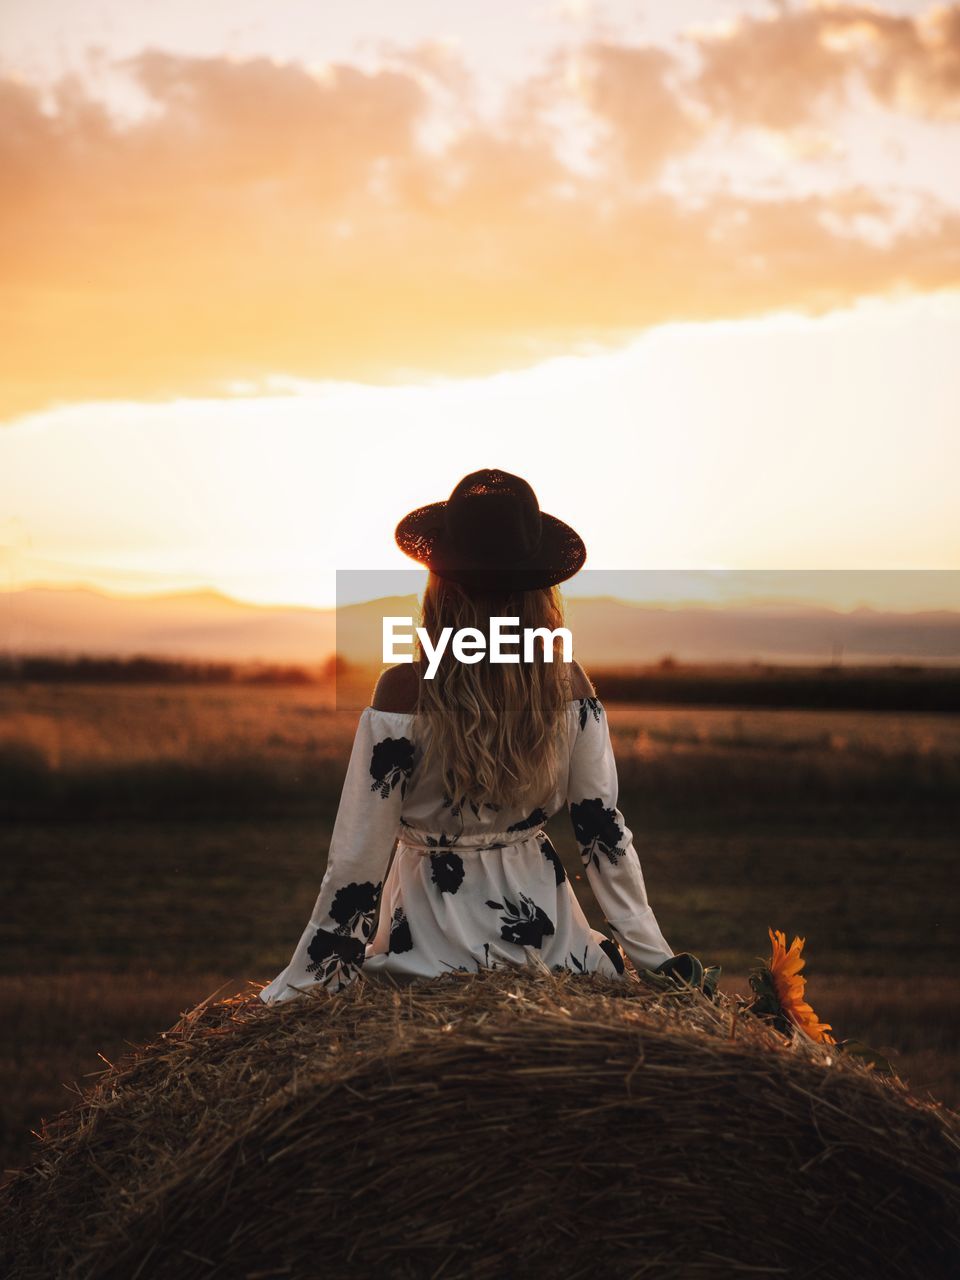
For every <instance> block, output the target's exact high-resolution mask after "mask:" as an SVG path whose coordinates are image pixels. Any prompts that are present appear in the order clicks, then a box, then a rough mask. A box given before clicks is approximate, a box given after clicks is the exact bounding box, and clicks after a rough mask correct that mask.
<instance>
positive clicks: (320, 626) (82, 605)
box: [0, 587, 335, 663]
mask: <svg viewBox="0 0 960 1280" xmlns="http://www.w3.org/2000/svg"><path fill="white" fill-rule="evenodd" d="M0 620H2V621H0V644H2V647H3V650H4V651H5V652H6V653H8V654H18V653H51V654H60V655H63V656H66V655H74V654H80V653H85V654H119V655H123V654H152V655H157V656H163V657H189V658H203V659H208V660H220V661H232V662H246V661H253V660H256V659H262V660H264V661H272V662H302V663H315V662H318V661H321V660H322V659H323V658H324V657H326V656H328V655H329V654H331V653H332V652H333V650H334V647H335V645H334V630H335V628H334V620H335V619H334V611H333V610H331V609H311V608H306V607H303V608H297V607H290V606H283V605H280V606H264V605H255V604H247V603H245V602H243V601H240V600H234V599H232V598H231V597H230V596H225V595H220V594H219V593H218V592H215V591H184V592H173V593H170V594H168V595H155V596H126V597H121V596H112V595H108V594H107V593H106V592H102V591H97V590H95V589H94V588H90V587H78V588H75V589H61V588H49V587H28V588H25V589H24V590H21V591H11V592H8V593H7V594H6V595H5V596H4V597H3V598H2V600H0Z"/></svg>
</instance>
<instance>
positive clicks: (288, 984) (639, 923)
mask: <svg viewBox="0 0 960 1280" xmlns="http://www.w3.org/2000/svg"><path fill="white" fill-rule="evenodd" d="M396 537H397V542H398V544H399V546H400V547H401V549H402V550H403V551H405V552H406V553H407V554H408V555H410V556H412V557H413V558H414V559H416V560H417V561H419V562H420V563H421V564H424V565H426V566H428V567H429V569H430V576H429V580H428V583H427V587H426V591H425V593H424V598H423V604H422V621H421V625H422V626H423V628H424V629H425V631H426V632H427V635H428V636H429V638H430V641H431V647H433V648H436V641H437V638H438V636H439V635H440V633H441V631H442V630H443V628H444V627H452V628H453V631H454V633H456V632H457V631H459V630H460V629H462V628H464V627H474V628H476V629H477V630H479V631H480V632H481V633H486V632H487V631H488V628H489V619H490V618H491V617H495V616H497V617H509V618H518V619H519V627H517V626H516V625H513V626H511V628H510V630H511V631H514V632H516V631H518V630H519V632H520V634H523V632H524V629H525V628H528V627H530V628H533V627H537V628H545V629H546V630H547V631H548V632H553V631H555V630H556V629H557V628H558V627H559V626H560V625H561V624H562V612H561V607H560V597H559V592H558V591H557V584H558V583H560V582H563V581H565V580H566V579H567V578H570V577H572V576H573V574H575V573H576V572H577V571H578V570H579V569H580V567H581V566H582V564H583V562H584V560H585V558H586V550H585V548H584V545H583V542H582V540H581V539H580V537H579V536H578V535H577V534H576V533H575V532H574V530H573V529H571V528H570V527H569V525H566V524H564V523H563V522H562V521H560V520H558V519H556V517H554V516H550V515H547V514H546V513H545V512H541V511H540V509H539V505H538V503H537V499H536V496H535V494H534V492H533V490H532V489H531V488H530V486H529V485H528V484H527V483H526V481H524V480H521V479H520V478H519V477H517V476H512V475H509V474H508V473H506V472H503V471H478V472H475V473H473V474H472V475H469V476H466V477H464V479H463V480H461V481H460V483H459V484H458V485H457V486H456V488H455V489H454V491H453V493H452V494H451V495H450V498H449V500H448V501H446V502H436V503H432V504H431V505H430V506H428V507H422V508H419V509H418V510H416V511H413V512H411V513H410V514H409V515H407V516H406V517H405V518H404V519H403V520H402V521H401V522H400V524H399V525H398V526H397V531H396ZM552 644H553V645H554V646H557V645H558V644H559V638H556V639H554V640H553V641H552ZM552 656H553V658H554V660H553V661H547V660H546V653H545V644H544V643H540V642H538V643H537V644H536V645H535V647H534V653H533V661H529V662H525V661H521V662H519V663H515V664H514V663H509V662H507V663H492V662H490V661H489V660H488V659H487V658H486V657H484V658H483V659H482V660H481V661H479V662H473V663H469V662H464V661H461V660H459V659H458V658H457V657H456V656H455V655H454V654H453V652H452V651H451V647H450V646H449V645H448V646H447V649H446V650H445V652H444V655H443V658H442V659H441V661H440V666H439V669H438V670H437V671H436V674H435V675H434V677H433V678H432V679H430V680H428V679H425V678H424V673H425V664H424V663H423V661H422V659H421V660H419V661H418V662H416V663H414V664H404V665H401V666H397V667H393V668H389V669H388V670H387V671H385V672H384V673H383V675H382V676H381V678H380V680H379V681H378V683H377V687H376V690H375V691H374V696H373V700H372V704H371V706H369V707H367V708H365V709H364V711H363V713H362V715H361V717H360V723H359V725H358V728H357V733H356V738H355V741H354V744H353V751H352V754H351V757H350V763H349V766H348V769H347V776H346V780H345V782H344V787H343V794H342V796H341V800H340V807H339V810H338V813H337V818H336V822H335V824H334V829H333V834H332V837H331V841H330V850H329V856H328V862H327V869H326V873H325V875H324V877H323V881H322V883H321V886H320V892H319V896H318V898H317V900H316V904H315V905H314V909H313V911H312V913H311V916H310V921H309V923H308V924H307V927H306V928H305V930H304V932H303V935H302V937H301V938H300V941H299V943H298V945H297V948H296V951H295V952H294V955H293V958H292V959H291V961H290V963H289V965H288V966H287V967H286V969H284V970H283V972H282V973H281V974H279V975H278V976H277V977H276V978H275V979H274V980H273V981H272V982H271V983H269V984H268V985H267V986H266V987H264V989H263V990H262V991H261V992H260V993H259V994H260V998H261V999H262V1000H263V1001H264V1003H266V1004H278V1003H281V1002H284V1001H287V1000H292V999H295V998H296V997H297V996H298V995H300V994H302V993H305V992H314V991H316V992H317V993H319V992H320V991H326V992H327V993H330V994H335V993H336V992H338V991H341V990H343V988H344V987H346V986H347V985H348V984H349V983H350V982H352V981H353V980H354V979H355V978H356V977H357V975H358V974H359V972H360V970H361V969H363V971H364V973H380V972H381V971H387V972H389V973H390V974H391V975H392V976H396V977H403V976H406V977H408V978H417V977H430V976H434V975H437V974H440V973H446V972H449V971H451V970H455V971H466V972H472V971H474V970H476V969H478V968H502V967H504V966H511V965H512V966H517V965H533V966H535V967H546V968H547V969H549V970H560V969H565V970H570V971H572V972H576V973H584V972H600V973H603V974H606V975H607V976H609V977H612V978H617V977H621V976H622V975H623V974H624V972H625V965H624V957H623V952H626V954H627V956H629V958H630V959H631V961H632V962H633V964H634V965H635V966H637V967H638V968H647V969H659V970H660V971H661V972H665V973H669V972H671V962H673V966H674V968H675V962H676V957H674V954H673V951H672V950H671V948H670V945H669V944H668V943H667V941H666V939H665V938H664V936H663V934H662V933H661V932H660V929H659V926H658V925H657V921H656V919H655V917H654V914H653V911H652V909H651V907H650V905H649V903H648V902H647V896H646V891H645V888H644V881H643V875H642V872H641V869H640V862H639V859H638V857H637V853H636V850H635V849H634V846H633V839H632V835H631V832H630V831H629V829H628V828H627V826H626V824H625V822H624V820H623V816H622V814H621V813H620V811H619V810H618V808H617V772H616V765H615V762H614V756H613V748H612V746H611V742H610V731H609V727H608V724H607V718H606V713H605V711H604V708H603V706H602V705H601V703H600V701H599V699H598V698H597V697H596V694H595V692H594V689H593V687H592V686H591V684H590V681H589V680H588V679H587V677H586V675H585V673H584V671H583V670H582V668H581V667H580V666H579V664H578V663H576V662H573V663H570V664H569V665H568V664H566V663H564V662H562V661H560V660H559V659H560V655H559V654H558V653H556V652H553V653H552ZM564 804H568V805H569V809H570V816H571V820H572V822H573V830H574V834H575V836H576V840H577V843H578V846H579V849H580V854H581V858H582V862H583V867H584V870H585V873H586V877H587V880H588V881H589V883H590V886H591V888H592V890H593V892H594V894H595V895H596V898H597V901H598V902H599V904H600V908H601V910H602V912H603V915H604V917H605V919H606V921H607V923H608V924H609V926H610V928H611V931H612V932H613V934H614V939H610V938H607V937H606V936H605V935H604V934H603V933H600V932H598V931H597V930H595V929H592V928H591V927H590V925H589V923H588V921H587V919H586V916H585V915H584V913H583V910H582V908H581V906H580V904H579V902H578V900H577V898H576V895H575V893H574V891H573V887H572V886H571V884H570V882H569V880H568V878H567V876H566V873H565V871H564V867H563V864H562V863H561V861H560V858H559V857H558V855H557V852H556V850H555V849H554V847H553V844H552V843H551V841H550V839H549V837H548V836H547V835H546V833H545V831H544V830H543V826H544V823H545V822H546V821H547V819H548V818H549V817H550V816H552V815H553V814H554V813H556V812H557V811H558V810H559V809H561V808H562V807H563V806H564ZM395 843H396V855H395V857H394V859H393V862H392V864H391V865H390V869H389V872H388V870H387V865H388V863H389V862H390V855H391V853H392V852H393V849H394V844H395ZM378 908H379V922H378V923H376V924H375V918H376V915H377V910H378ZM621 948H622V950H621ZM684 954H686V953H684Z"/></svg>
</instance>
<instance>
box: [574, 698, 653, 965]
mask: <svg viewBox="0 0 960 1280" xmlns="http://www.w3.org/2000/svg"><path fill="white" fill-rule="evenodd" d="M573 732H574V733H575V734H576V737H575V739H574V743H573V746H572V749H571V755H570V773H569V782H568V785H567V803H568V804H569V806H570V819H571V822H572V823H573V833H574V836H575V837H576V841H577V844H578V846H579V848H580V856H581V857H582V859H583V865H584V867H585V869H586V875H587V879H588V880H589V882H590V887H591V889H592V890H593V892H594V896H595V897H596V899H597V902H598V903H599V905H600V910H601V911H602V912H603V915H604V919H605V920H606V921H607V923H608V924H609V926H610V928H611V929H612V931H613V933H614V935H615V936H616V938H617V940H618V942H619V943H620V944H621V946H622V947H623V949H624V951H625V952H626V953H627V955H628V956H629V957H630V959H631V960H632V961H633V963H634V965H635V966H636V967H637V968H638V969H655V968H656V967H657V965H658V964H661V963H662V962H663V961H664V960H667V959H669V958H670V957H671V956H672V955H673V954H674V953H673V950H672V948H671V946H670V944H669V942H667V940H666V938H665V937H664V936H663V934H662V933H661V932H660V926H659V925H658V924H657V921H656V918H655V916H654V914H653V908H652V907H651V906H650V904H649V902H648V901H647V891H646V887H645V886H644V882H643V872H642V871H641V869H640V859H639V857H638V855H637V851H636V849H635V848H634V846H633V834H632V832H631V831H630V829H629V828H628V826H627V824H626V823H625V822H624V819H623V814H622V813H621V812H620V810H619V809H618V808H617V799H618V781H617V765H616V761H615V759H614V755H613V744H612V743H611V741H610V726H609V725H608V723H607V714H606V711H605V710H604V707H603V704H602V703H601V702H600V699H599V698H581V699H579V717H578V722H577V724H576V725H575V726H574V728H573Z"/></svg>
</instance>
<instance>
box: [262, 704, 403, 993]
mask: <svg viewBox="0 0 960 1280" xmlns="http://www.w3.org/2000/svg"><path fill="white" fill-rule="evenodd" d="M402 725H403V721H398V718H397V716H395V715H391V714H388V713H385V712H383V711H380V710H377V709H375V708H373V707H367V708H365V710H364V711H363V713H362V715H361V717H360V723H359V724H358V726H357V732H356V736H355V738H354V742H353V750H352V751H351V753H350V763H349V764H348V766H347V774H346V778H345V779H344V783H343V790H342V792H341V795H340V806H339V808H338V810H337V817H336V821H335V823H334V827H333V833H332V835H331V837H330V849H329V853H328V855H327V869H326V872H325V873H324V876H323V880H322V881H321V884H320V892H319V894H318V896H317V900H316V902H315V904H314V907H313V911H312V912H311V913H310V920H309V922H308V924H307V926H306V928H305V929H304V931H303V934H302V935H301V937H300V941H299V943H298V944H297V948H296V950H295V951H294V954H293V958H292V959H291V961H290V963H289V964H288V965H287V967H286V969H284V970H283V972H282V973H280V974H278V976H277V977H276V978H274V980H273V981H272V982H271V983H269V984H268V985H267V986H266V987H264V989H263V990H262V991H261V992H260V993H259V994H260V999H261V1000H262V1001H263V1002H264V1004H280V1003H282V1002H283V1001H286V1000H293V999H294V998H295V997H296V996H297V995H299V994H300V993H301V991H303V990H304V989H308V988H321V987H322V988H324V989H326V990H327V991H329V992H331V993H336V992H338V991H342V990H343V988H344V987H345V986H347V985H349V983H350V982H352V981H353V979H354V978H356V976H357V974H358V973H359V971H360V968H361V966H362V965H363V960H364V954H365V949H366V944H367V942H368V941H369V939H370V938H371V936H372V935H373V928H374V922H375V916H376V912H377V908H378V906H379V904H380V894H381V891H382V889H383V881H384V877H385V875H386V870H387V864H388V863H389V861H390V855H391V854H392V853H393V848H394V844H395V842H396V835H397V827H398V824H399V820H400V807H401V804H402V802H403V797H404V795H405V793H406V789H407V784H408V782H409V779H410V775H411V773H412V771H413V765H414V746H413V743H412V742H411V741H410V740H409V739H408V738H407V737H406V736H405V734H404V733H403V732H402V729H401V726H402Z"/></svg>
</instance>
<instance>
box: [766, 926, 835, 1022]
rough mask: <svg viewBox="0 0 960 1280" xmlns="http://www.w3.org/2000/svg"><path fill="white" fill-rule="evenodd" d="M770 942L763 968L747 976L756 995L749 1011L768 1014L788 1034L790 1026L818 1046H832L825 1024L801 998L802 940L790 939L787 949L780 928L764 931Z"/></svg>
mask: <svg viewBox="0 0 960 1280" xmlns="http://www.w3.org/2000/svg"><path fill="white" fill-rule="evenodd" d="M767 932H768V934H769V935H770V942H771V943H772V950H771V955H770V959H769V960H768V961H767V962H766V965H765V966H764V967H763V968H762V969H759V970H755V971H754V972H753V973H752V974H751V977H750V985H751V986H752V987H753V990H754V991H755V993H756V996H757V998H756V1000H755V1001H754V1003H753V1006H752V1009H753V1012H755V1013H758V1014H769V1015H770V1016H772V1018H773V1021H774V1024H775V1025H776V1026H777V1027H778V1028H779V1029H780V1030H781V1031H784V1032H786V1033H787V1034H789V1031H790V1028H791V1026H794V1027H799V1028H800V1030H801V1031H802V1032H804V1034H805V1035H807V1036H809V1037H810V1039H811V1040H816V1041H817V1042H819V1043H820V1044H836V1043H837V1042H836V1040H834V1038H833V1036H831V1035H828V1034H827V1032H828V1031H832V1030H833V1028H832V1027H831V1025H830V1023H829V1022H820V1021H819V1019H818V1018H817V1015H816V1014H815V1013H814V1011H813V1010H812V1009H811V1008H810V1006H809V1005H808V1004H807V1002H806V1000H804V998H803V988H804V986H805V985H806V981H807V980H806V978H802V977H801V976H800V970H801V969H802V968H803V966H804V965H805V964H806V960H804V958H803V956H802V955H801V954H800V953H801V951H802V950H803V944H804V941H805V939H804V938H796V937H795V938H794V940H793V942H792V943H791V944H790V947H789V949H788V948H787V939H786V935H785V934H784V933H783V932H782V931H781V930H780V929H776V930H774V929H770V928H768V929H767Z"/></svg>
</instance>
